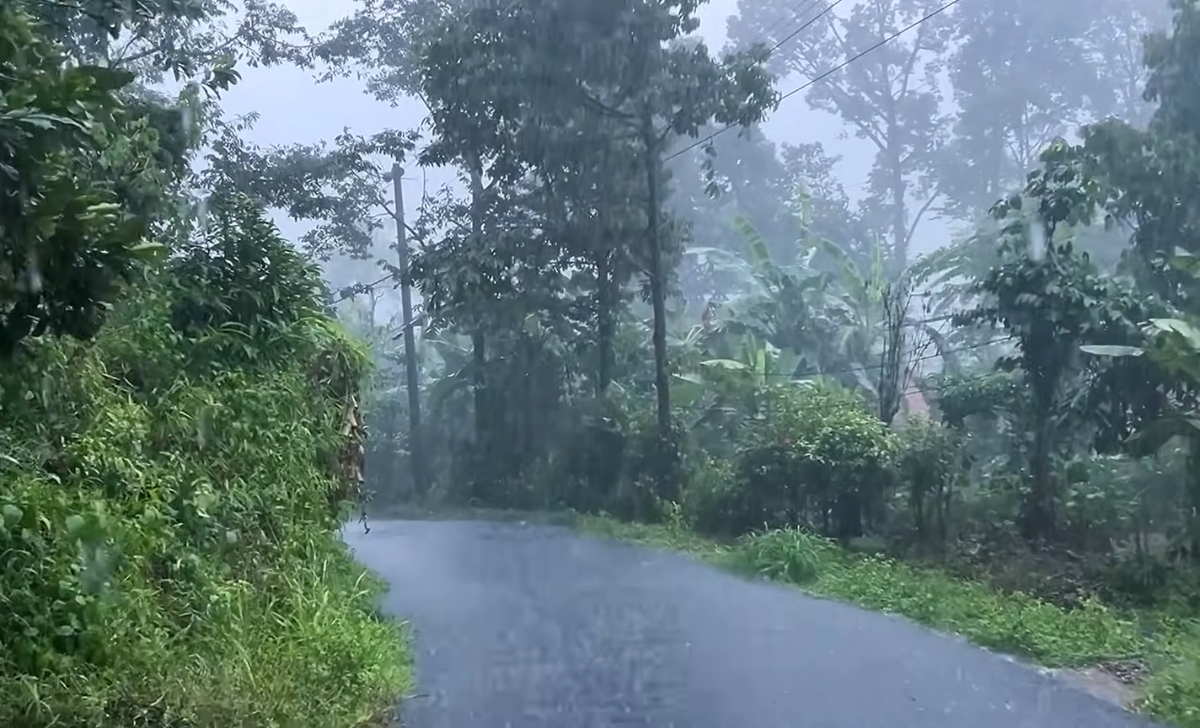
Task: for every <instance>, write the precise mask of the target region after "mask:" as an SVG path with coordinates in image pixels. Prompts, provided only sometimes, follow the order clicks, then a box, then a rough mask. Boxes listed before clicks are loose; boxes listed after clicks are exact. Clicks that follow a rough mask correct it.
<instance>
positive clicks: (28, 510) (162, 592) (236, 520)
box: [0, 225, 409, 728]
mask: <svg viewBox="0 0 1200 728" xmlns="http://www.w3.org/2000/svg"><path fill="white" fill-rule="evenodd" d="M232 230H233V226H232V225H231V226H230V227H229V228H227V229H226V230H225V232H226V233H227V234H232ZM255 241H256V244H257V245H258V246H260V247H261V248H262V249H263V250H265V251H266V254H267V255H269V256H271V258H272V260H273V261H280V264H281V265H285V264H286V265H292V263H293V261H292V260H289V258H288V256H289V255H290V256H292V257H293V258H294V257H295V253H294V252H291V250H290V248H287V246H286V243H284V242H283V241H282V240H280V239H279V238H278V236H277V235H276V234H274V232H273V230H270V229H268V228H260V229H258V230H257V232H256V238H255ZM287 270H289V271H290V272H289V273H288V275H290V276H292V277H303V276H305V275H311V272H307V273H306V272H305V271H304V270H303V269H302V267H297V266H295V265H292V267H291V268H290V269H287ZM243 280H244V281H245V283H244V284H245V285H247V286H250V285H253V283H252V281H250V280H249V279H243ZM189 286H191V287H192V288H191V291H192V292H193V293H195V292H197V291H200V292H203V293H204V294H205V295H207V296H209V299H208V300H209V301H210V303H211V304H212V306H213V308H214V310H229V306H228V304H229V303H230V302H231V301H236V300H238V297H239V296H242V295H243V294H244V292H243V291H238V290H234V289H230V288H226V289H225V290H215V289H213V288H211V287H207V286H205V285H204V283H203V281H198V280H197V279H196V278H195V277H192V276H187V275H180V274H178V273H176V274H175V275H168V276H165V277H162V278H160V279H159V280H158V281H157V282H155V283H154V284H153V285H152V286H150V287H148V288H146V289H144V290H142V291H137V292H134V293H132V294H130V295H129V297H127V299H126V301H125V302H124V304H123V305H121V306H119V307H118V309H117V310H116V311H115V312H114V313H113V316H112V317H111V320H110V323H109V325H108V326H107V327H106V328H105V329H103V330H102V331H101V333H100V335H99V337H98V338H97V339H96V341H95V342H94V345H85V344H81V343H78V342H73V341H69V340H59V341H43V342H37V343H36V344H35V345H33V346H32V347H31V348H30V351H29V356H28V359H27V361H25V362H23V363H22V364H21V365H20V366H18V367H14V368H9V369H7V370H4V371H3V372H0V385H2V386H3V392H4V398H3V400H2V402H3V409H2V410H0V446H2V447H3V450H2V451H0V453H2V456H0V477H2V478H3V479H4V483H5V488H4V491H3V493H2V494H0V518H2V521H0V553H3V554H4V557H3V560H0V724H3V725H19V726H50V725H71V726H80V727H87V726H97V727H99V726H115V725H122V726H124V725H139V724H149V725H159V726H214V727H215V726H238V725H255V726H300V725H303V726H328V727H329V728H346V727H347V726H355V725H365V724H366V723H367V722H369V721H370V720H371V719H373V718H374V717H377V714H379V713H380V712H382V711H386V710H388V709H389V708H390V706H392V705H393V703H394V702H395V699H396V697H397V696H398V695H399V694H400V693H401V692H402V691H403V690H404V689H405V687H406V686H407V684H408V680H409V675H408V667H407V655H406V654H405V651H404V641H403V639H402V635H401V634H400V633H399V632H398V629H397V627H396V625H394V624H391V623H388V622H386V621H382V620H380V619H379V618H378V617H377V616H376V608H377V604H376V600H377V598H378V595H379V592H380V590H379V585H378V584H377V583H376V582H375V581H374V580H372V579H371V578H370V576H369V575H368V574H367V573H366V571H365V570H364V569H363V568H362V567H361V566H358V565H357V564H355V562H354V561H353V560H352V559H351V557H350V555H349V553H348V551H347V549H346V547H345V545H344V544H343V543H342V542H341V540H340V539H339V537H338V530H339V528H340V526H341V524H342V522H343V520H344V515H345V514H346V512H347V511H346V508H347V503H346V497H347V496H348V495H349V494H350V493H349V492H348V491H347V490H346V488H345V485H344V482H343V479H342V478H341V477H340V476H341V475H342V472H341V471H340V470H339V455H340V454H341V452H342V451H343V448H344V447H345V445H346V443H345V441H344V438H343V435H342V423H343V418H344V417H345V413H346V408H347V405H348V404H350V399H349V395H350V393H351V391H352V385H353V382H354V380H355V378H356V377H357V376H358V374H359V373H361V370H362V367H363V358H362V352H361V351H360V350H358V349H357V345H356V344H354V342H351V341H350V340H348V339H347V338H346V337H344V336H343V335H341V334H340V333H339V332H338V331H337V330H336V328H334V327H333V326H332V325H331V323H330V322H329V321H328V320H326V319H323V318H321V317H319V316H317V315H315V314H314V313H313V311H315V310H316V306H317V305H318V303H319V302H318V301H317V300H315V299H310V300H309V301H298V302H297V303H296V305H294V306H292V307H290V308H289V309H288V310H286V311H278V310H277V311H275V312H273V313H265V314H262V318H263V323H264V325H262V326H259V327H257V328H255V329H251V328H250V327H247V326H240V327H239V326H236V325H222V326H221V328H212V327H209V326H196V327H189V328H186V330H179V329H178V328H176V327H173V326H172V321H173V312H177V311H178V310H179V307H178V304H179V301H180V297H179V294H180V291H181V290H183V289H186V288H188V287H189ZM306 309H307V310H306Z"/></svg>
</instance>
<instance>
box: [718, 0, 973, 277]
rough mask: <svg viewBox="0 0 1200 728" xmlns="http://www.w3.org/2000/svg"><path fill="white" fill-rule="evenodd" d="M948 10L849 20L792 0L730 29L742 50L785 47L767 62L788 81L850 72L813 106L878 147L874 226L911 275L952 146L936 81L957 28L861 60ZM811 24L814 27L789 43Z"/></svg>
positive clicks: (817, 93)
mask: <svg viewBox="0 0 1200 728" xmlns="http://www.w3.org/2000/svg"><path fill="white" fill-rule="evenodd" d="M833 4H834V5H836V3H833ZM941 4H942V3H941V2H940V1H939V0H864V2H861V3H859V4H857V5H855V6H854V8H853V9H852V10H850V11H849V13H847V14H845V15H841V14H839V13H836V12H833V11H832V7H830V5H831V3H830V2H829V0H822V2H821V3H820V5H819V6H817V7H816V8H814V7H813V6H812V4H805V5H804V6H803V7H802V6H800V5H797V4H795V3H789V2H786V1H785V0H771V1H770V2H759V1H758V0H740V2H739V3H738V13H739V14H738V15H737V16H735V17H733V18H731V19H730V20H729V37H730V40H731V42H733V43H734V44H735V46H738V47H745V46H747V45H749V44H751V43H754V42H761V41H766V42H771V43H774V44H778V43H782V45H780V46H779V47H778V48H777V49H776V50H775V51H774V52H773V53H772V54H771V58H770V62H769V67H770V69H771V70H772V71H773V72H774V73H776V74H778V75H780V76H781V77H794V76H797V75H799V76H800V77H803V78H806V79H815V78H817V77H818V76H824V75H825V74H828V73H829V72H830V70H831V69H834V68H837V67H838V66H839V65H841V64H843V63H848V65H847V66H846V67H845V68H843V69H842V70H840V71H837V72H836V73H834V74H833V75H831V76H828V77H826V78H824V79H823V80H822V82H821V83H819V84H815V85H814V86H813V87H812V88H811V90H809V92H808V95H807V97H806V98H807V100H808V103H809V105H810V106H811V107H812V108H814V109H818V110H821V111H827V112H829V113H832V114H836V115H837V116H840V117H841V118H842V119H843V120H844V121H845V122H846V123H847V124H849V125H850V127H851V128H852V129H854V133H855V135H856V136H857V137H858V138H860V139H864V140H867V141H868V142H869V143H870V144H871V146H872V147H874V149H875V164H874V167H873V168H872V171H871V176H870V180H869V184H870V190H871V196H870V200H871V201H872V202H871V204H870V205H869V207H868V210H869V212H870V213H871V216H872V219H873V223H874V224H875V225H876V226H878V228H879V229H880V230H887V231H888V239H889V241H890V245H889V248H890V263H891V266H892V268H893V270H900V269H902V268H904V267H905V266H906V265H907V261H908V257H909V247H910V246H911V243H912V239H913V236H914V233H915V230H916V227H917V225H918V224H919V222H920V220H921V218H922V217H923V216H924V214H925V212H926V211H927V210H928V209H929V208H930V207H931V206H932V204H933V203H934V201H935V200H936V199H937V196H938V194H939V191H938V189H937V188H936V186H935V184H934V180H933V178H932V176H931V172H932V170H933V167H934V164H935V163H936V161H937V157H938V150H939V149H940V147H941V145H942V143H943V141H944V136H945V134H944V128H945V124H944V123H943V115H942V112H941V110H940V106H941V100H942V99H941V91H940V90H939V86H938V78H937V75H938V71H939V69H940V68H941V61H942V55H943V53H944V52H945V50H946V46H947V41H948V39H949V28H950V23H949V22H948V18H947V17H946V15H945V14H939V15H936V16H934V17H931V18H929V19H928V20H925V21H924V22H920V24H919V25H918V26H917V27H916V28H914V29H913V30H912V31H911V32H910V33H908V34H906V35H904V36H902V37H898V38H895V39H894V40H892V41H891V42H889V43H887V44H886V45H884V46H882V47H878V48H875V49H874V50H871V51H870V52H869V53H866V55H862V56H861V57H859V56H860V54H863V53H865V52H867V51H868V50H869V49H871V48H872V46H875V45H876V44H878V43H879V42H880V41H883V40H885V39H886V38H888V37H889V36H891V35H892V34H894V33H896V32H898V31H900V30H902V29H903V28H905V27H907V26H909V25H910V24H912V23H914V22H917V21H920V20H921V19H922V18H925V17H927V16H929V15H930V14H931V13H933V12H935V11H936V10H937V8H938V7H940V6H941ZM818 16H819V17H818ZM814 18H817V19H816V20H815V21H814ZM809 22H811V23H812V24H811V27H807V28H804V29H803V30H802V31H800V32H798V33H796V34H795V36H794V37H789V33H791V32H793V31H794V30H796V29H799V28H801V27H804V25H805V24H806V23H809ZM914 203H916V211H915V212H913V211H912V206H913V204H914Z"/></svg>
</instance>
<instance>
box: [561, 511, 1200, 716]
mask: <svg viewBox="0 0 1200 728" xmlns="http://www.w3.org/2000/svg"><path fill="white" fill-rule="evenodd" d="M575 522H576V525H577V527H578V528H580V529H581V530H582V531H584V532H587V533H591V534H594V535H599V536H607V537H611V538H617V539H622V540H626V541H631V542H635V543H639V544H642V545H645V546H648V547H652V548H660V549H669V550H675V551H681V552H684V553H688V554H690V555H692V556H694V557H696V558H699V559H702V560H704V561H707V562H710V563H712V564H714V565H716V566H720V567H724V568H729V569H732V570H734V571H737V572H739V573H742V574H746V575H756V576H759V577H764V578H767V579H770V580H772V581H777V582H781V583H787V584H791V585H793V586H796V587H798V588H800V589H802V590H803V591H805V592H807V593H809V594H812V595H815V596H821V597H827V598H832V599H838V600H842V601H846V602H850V603H853V604H856V605H859V606H861V607H864V608H866V609H871V610H874V611H879V612H887V613H892V614H898V615H901V616H904V617H907V618H909V619H912V620H913V621H915V622H918V623H920V624H923V625H926V626H928V627H932V628H934V629H937V630H940V631H944V632H951V633H956V634H959V635H961V636H962V637H964V638H966V639H968V640H970V641H972V642H974V643H975V644H978V645H980V646H982V647H986V648H989V649H993V650H997V651H1000V652H1005V653H1009V654H1012V655H1014V656H1018V657H1022V658H1026V659H1029V660H1031V661H1033V662H1036V663H1037V664H1039V665H1042V666H1045V667H1051V668H1084V667H1092V666H1096V665H1105V664H1112V663H1124V662H1143V661H1144V662H1146V663H1148V665H1149V666H1150V677H1149V679H1148V680H1146V681H1145V682H1144V683H1143V684H1141V685H1139V686H1137V689H1138V693H1139V699H1138V701H1137V702H1136V703H1135V705H1133V706H1130V707H1132V708H1135V709H1137V710H1140V711H1143V712H1146V713H1148V714H1150V715H1151V716H1153V717H1154V718H1155V719H1157V720H1161V721H1164V722H1167V723H1171V724H1175V725H1178V726H1181V727H1182V728H1200V621H1198V620H1197V619H1194V618H1193V619H1180V618H1177V617H1169V616H1165V615H1162V614H1153V613H1132V612H1123V611H1119V610H1116V609H1112V608H1110V607H1108V606H1106V605H1104V604H1101V603H1100V602H1098V601H1094V600H1089V601H1087V602H1085V603H1084V605H1083V606H1082V607H1081V608H1077V609H1066V608H1063V607H1060V606H1058V605H1055V604H1051V603H1049V602H1046V601H1043V600H1040V599H1036V598H1034V597H1031V596H1028V595H1025V594H1019V593H1004V592H1001V591H999V590H997V589H996V588H994V587H992V586H990V585H988V584H985V583H982V582H976V581H968V580H964V579H961V578H958V577H953V576H950V575H948V574H945V573H943V572H940V571H938V570H936V569H933V568H929V567H924V566H917V565H913V564H908V563H904V562H902V561H898V560H895V559H890V558H886V557H883V556H878V555H860V554H854V553H851V552H848V551H846V550H844V549H842V548H840V547H838V546H837V545H836V544H834V543H832V542H830V541H828V540H826V539H823V538H819V537H816V536H813V535H810V534H808V533H805V532H802V531H799V530H796V529H779V530H772V531H765V532H762V533H758V534H754V535H752V536H748V537H745V538H742V539H739V540H738V541H736V542H733V543H721V542H717V541H713V540H710V539H706V538H704V537H701V536H697V535H696V534H694V533H691V532H688V531H687V530H686V529H683V528H680V527H677V526H675V527H673V526H651V525H644V524H631V523H621V522H617V521H614V520H613V519H610V518H606V517H597V516H579V517H576V519H575Z"/></svg>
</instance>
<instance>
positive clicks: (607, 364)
mask: <svg viewBox="0 0 1200 728" xmlns="http://www.w3.org/2000/svg"><path fill="white" fill-rule="evenodd" d="M596 286H597V289H596V329H597V331H596V349H597V356H598V358H599V361H598V362H597V372H596V393H597V394H598V395H603V394H604V393H605V392H606V391H608V385H609V384H611V383H612V376H613V372H612V370H613V339H614V337H615V334H616V318H615V311H614V309H615V306H616V301H615V299H616V291H614V290H613V271H612V251H611V250H608V249H605V250H604V251H602V252H601V253H600V255H599V256H597V260H596Z"/></svg>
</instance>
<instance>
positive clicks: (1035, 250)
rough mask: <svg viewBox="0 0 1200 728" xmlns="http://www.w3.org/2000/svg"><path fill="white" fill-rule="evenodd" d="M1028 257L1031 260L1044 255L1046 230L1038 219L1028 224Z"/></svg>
mask: <svg viewBox="0 0 1200 728" xmlns="http://www.w3.org/2000/svg"><path fill="white" fill-rule="evenodd" d="M1029 257H1030V258H1031V259H1033V260H1041V259H1042V258H1045V257H1046V231H1045V229H1044V227H1043V226H1042V221H1041V220H1038V219H1035V220H1033V221H1032V222H1030V224H1029Z"/></svg>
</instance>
